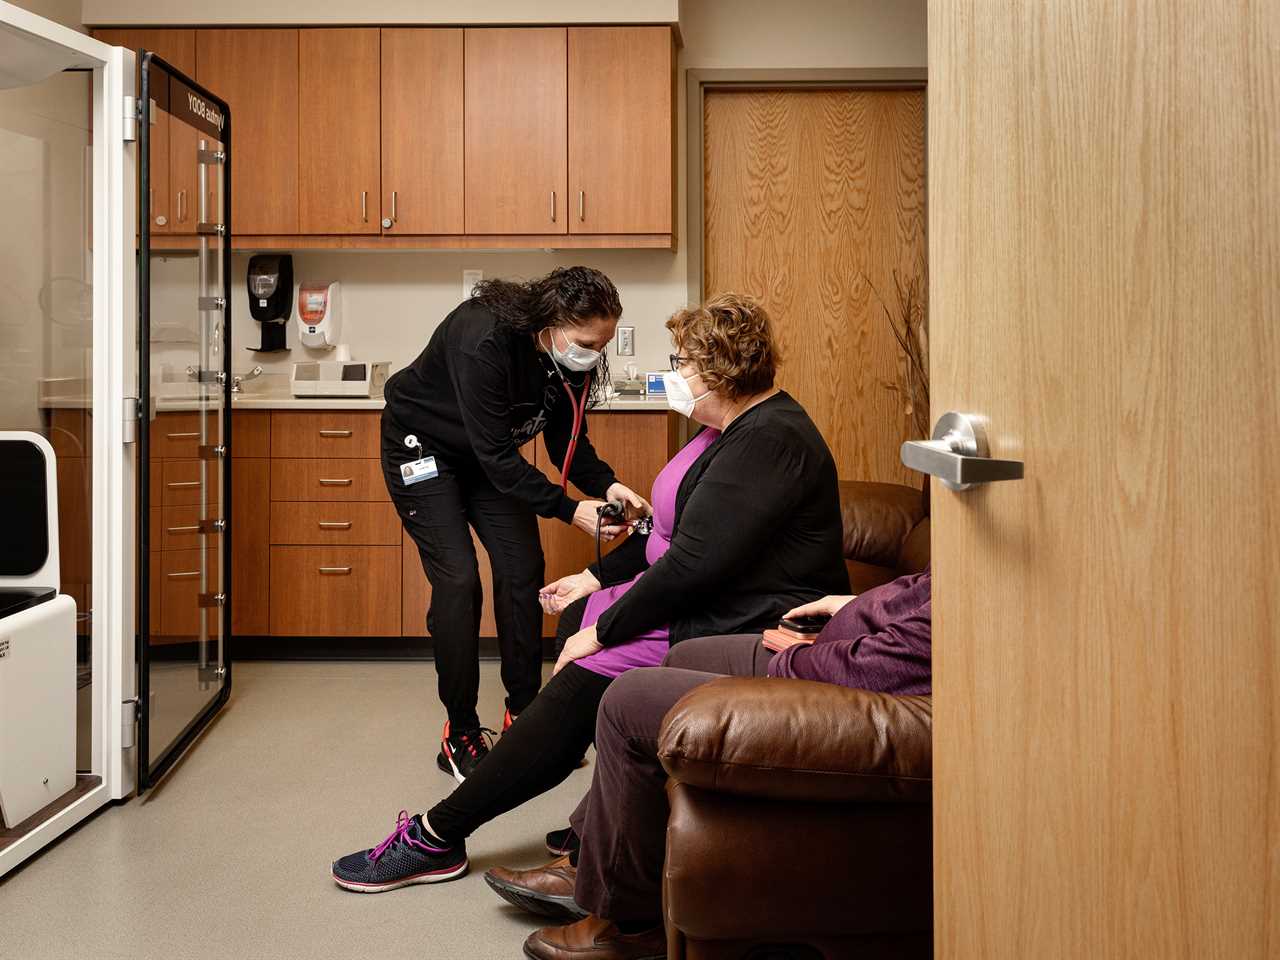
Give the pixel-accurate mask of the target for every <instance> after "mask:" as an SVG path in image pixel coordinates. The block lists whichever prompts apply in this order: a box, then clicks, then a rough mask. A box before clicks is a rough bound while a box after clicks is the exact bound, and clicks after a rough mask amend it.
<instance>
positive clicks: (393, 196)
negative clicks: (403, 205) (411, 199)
mask: <svg viewBox="0 0 1280 960" xmlns="http://www.w3.org/2000/svg"><path fill="white" fill-rule="evenodd" d="M399 219H400V214H398V213H396V191H394V190H392V191H391V222H392V223H395V222H396V221H397V220H399Z"/></svg>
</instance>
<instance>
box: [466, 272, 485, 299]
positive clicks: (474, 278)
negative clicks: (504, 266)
mask: <svg viewBox="0 0 1280 960" xmlns="http://www.w3.org/2000/svg"><path fill="white" fill-rule="evenodd" d="M483 279H484V271H483V270H463V271H462V299H463V300H469V299H471V290H472V289H473V288H474V287H475V285H476V284H477V283H479V282H480V281H481V280H483Z"/></svg>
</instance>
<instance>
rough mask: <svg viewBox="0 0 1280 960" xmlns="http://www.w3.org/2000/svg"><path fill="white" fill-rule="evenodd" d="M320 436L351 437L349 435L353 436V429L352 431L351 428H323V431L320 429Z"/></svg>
mask: <svg viewBox="0 0 1280 960" xmlns="http://www.w3.org/2000/svg"><path fill="white" fill-rule="evenodd" d="M320 436H322V437H349V436H351V431H350V430H321V431H320Z"/></svg>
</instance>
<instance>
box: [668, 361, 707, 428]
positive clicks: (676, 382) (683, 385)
mask: <svg viewBox="0 0 1280 960" xmlns="http://www.w3.org/2000/svg"><path fill="white" fill-rule="evenodd" d="M689 379H690V378H689V377H682V376H680V374H678V373H676V372H675V371H674V370H668V371H667V372H666V373H664V374H663V375H662V382H663V384H664V385H665V386H666V388H667V406H669V407H670V408H671V409H672V410H674V411H675V412H676V413H678V414H680V415H681V416H684V417H692V416H693V407H694V404H696V403H697V402H698V401H699V400H703V399H705V398H706V397H708V396H709V395H710V393H711V391H710V390H708V391H707V392H706V393H704V394H702V396H700V397H695V396H694V395H693V390H692V389H691V388H690V386H689Z"/></svg>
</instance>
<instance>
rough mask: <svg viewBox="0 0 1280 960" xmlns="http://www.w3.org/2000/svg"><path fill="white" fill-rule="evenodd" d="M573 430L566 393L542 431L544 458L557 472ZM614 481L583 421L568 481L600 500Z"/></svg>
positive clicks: (609, 468) (614, 477) (614, 478)
mask: <svg viewBox="0 0 1280 960" xmlns="http://www.w3.org/2000/svg"><path fill="white" fill-rule="evenodd" d="M562 389H563V388H562ZM572 431H573V409H572V407H571V405H570V403H569V396H568V394H564V395H563V402H557V403H556V405H555V407H553V408H552V410H551V416H550V418H549V421H548V423H547V429H546V430H545V431H544V432H543V439H544V440H545V441H546V444H547V455H548V456H550V457H551V465H552V466H553V467H555V468H556V472H557V473H558V472H559V471H560V468H561V467H562V466H564V455H565V451H567V450H568V449H569V434H570V433H571V432H572ZM617 479H618V478H617V477H616V476H614V473H613V468H612V467H610V466H609V465H608V464H607V463H605V462H604V461H603V460H601V459H600V455H599V454H597V453H596V448H595V447H593V446H592V445H591V438H590V437H588V436H587V423H586V420H585V419H584V420H583V422H582V435H581V436H580V437H578V449H577V452H575V453H574V455H573V463H571V464H570V465H569V480H570V482H572V483H573V485H574V486H575V487H577V488H578V489H579V490H581V491H582V492H583V493H585V494H587V495H588V496H591V497H598V498H599V499H602V500H603V499H604V495H605V493H606V492H608V490H609V487H611V486H612V485H613V484H614V482H615V481H616V480H617Z"/></svg>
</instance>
